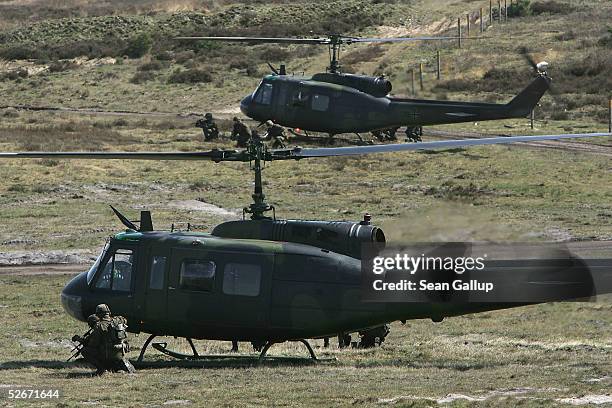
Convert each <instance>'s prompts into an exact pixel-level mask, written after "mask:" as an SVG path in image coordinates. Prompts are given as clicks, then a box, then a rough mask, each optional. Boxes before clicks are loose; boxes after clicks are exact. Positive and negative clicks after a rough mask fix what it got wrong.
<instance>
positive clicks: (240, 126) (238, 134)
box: [231, 116, 251, 147]
mask: <svg viewBox="0 0 612 408" xmlns="http://www.w3.org/2000/svg"><path fill="white" fill-rule="evenodd" d="M250 138H251V131H250V129H249V127H248V126H247V125H245V124H244V123H242V121H241V120H240V119H238V117H237V116H234V128H233V129H232V135H231V139H232V140H235V141H236V147H246V146H247V143H248V141H249V139H250Z"/></svg>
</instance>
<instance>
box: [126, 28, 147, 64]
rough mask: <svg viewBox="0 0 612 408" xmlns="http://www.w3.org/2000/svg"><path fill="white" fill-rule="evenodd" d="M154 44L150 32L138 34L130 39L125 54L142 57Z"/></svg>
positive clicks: (131, 56)
mask: <svg viewBox="0 0 612 408" xmlns="http://www.w3.org/2000/svg"><path fill="white" fill-rule="evenodd" d="M152 45H153V40H152V39H151V36H150V35H149V34H148V33H141V34H138V35H136V36H134V37H132V38H130V40H129V41H128V45H127V48H126V49H125V55H127V56H128V57H130V58H140V57H142V56H144V55H146V54H147V53H148V52H149V51H150V50H151V46H152Z"/></svg>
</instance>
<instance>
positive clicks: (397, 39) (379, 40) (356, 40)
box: [344, 36, 487, 44]
mask: <svg viewBox="0 0 612 408" xmlns="http://www.w3.org/2000/svg"><path fill="white" fill-rule="evenodd" d="M459 38H461V39H462V40H476V39H479V40H480V39H483V38H487V37H434V36H421V37H395V38H347V39H346V40H344V42H346V43H347V44H351V43H364V42H372V43H392V42H403V41H448V40H458V39H459Z"/></svg>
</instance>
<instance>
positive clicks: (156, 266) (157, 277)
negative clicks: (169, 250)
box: [149, 256, 166, 290]
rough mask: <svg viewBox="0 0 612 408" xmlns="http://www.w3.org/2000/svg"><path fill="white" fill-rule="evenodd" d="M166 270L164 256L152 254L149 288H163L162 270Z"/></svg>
mask: <svg viewBox="0 0 612 408" xmlns="http://www.w3.org/2000/svg"><path fill="white" fill-rule="evenodd" d="M165 271H166V257H165V256H154V257H153V260H152V261H151V277H150V278H149V289H157V290H161V289H163V288H164V272H165Z"/></svg>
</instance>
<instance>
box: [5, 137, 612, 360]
mask: <svg viewBox="0 0 612 408" xmlns="http://www.w3.org/2000/svg"><path fill="white" fill-rule="evenodd" d="M604 136H611V135H610V134H607V133H591V134H563V135H545V136H513V137H493V138H485V139H468V140H446V141H433V142H423V143H415V144H380V145H369V146H356V147H334V148H332V147H328V148H300V147H295V148H287V149H268V148H267V147H266V145H265V144H264V142H263V141H262V139H260V138H252V139H251V140H250V142H249V144H248V147H247V148H246V149H241V150H222V149H215V150H209V151H200V152H5V153H0V159H40V158H47V159H49V158H53V159H95V160H111V159H126V160H196V161H212V162H215V163H219V162H225V161H229V162H249V163H250V164H251V166H252V170H253V171H254V175H255V179H254V181H255V183H254V191H253V194H252V198H253V202H252V203H251V204H250V205H249V206H247V207H245V208H244V211H243V219H242V220H235V221H227V222H224V223H222V224H220V225H218V226H216V227H215V228H214V229H213V230H212V231H211V232H210V233H201V232H192V231H187V232H169V231H159V230H155V229H154V227H153V222H152V218H151V214H150V213H149V212H147V211H144V212H142V213H141V217H140V221H139V222H136V223H135V222H133V221H130V220H129V219H128V218H127V217H125V216H124V215H122V214H121V213H119V211H116V210H115V213H116V214H117V216H118V217H119V219H120V220H121V222H122V223H123V224H124V225H125V226H126V228H127V230H125V231H124V232H120V233H118V234H116V235H114V236H113V237H111V238H109V240H108V241H107V243H106V245H105V246H104V248H103V250H102V252H101V253H100V255H99V257H98V258H97V260H96V261H95V263H94V264H93V265H92V266H91V268H90V269H89V270H88V271H87V272H83V273H80V274H78V275H77V276H75V277H74V278H73V279H72V280H71V281H70V282H68V284H67V285H66V286H65V287H64V289H63V290H62V292H61V302H62V305H63V307H64V309H65V311H66V312H67V313H68V314H69V315H70V316H72V317H74V318H75V319H77V320H80V321H85V320H86V317H87V316H88V315H89V314H91V313H93V311H94V310H95V307H96V305H97V304H99V303H106V304H108V305H109V306H110V307H111V309H112V311H113V312H114V313H116V314H120V315H123V316H125V317H126V318H127V319H128V322H129V330H130V331H131V332H135V333H140V332H144V333H150V336H149V338H148V339H147V341H146V342H145V344H144V346H143V348H142V349H141V353H140V356H139V360H142V358H143V357H144V353H145V351H146V349H147V347H148V346H149V344H150V343H151V342H152V340H153V339H154V338H155V337H156V336H174V337H180V338H185V339H187V341H188V342H189V344H191V349H192V354H191V355H190V356H186V355H180V354H178V353H175V352H173V351H172V350H164V351H166V352H167V354H169V355H171V356H173V357H179V358H187V357H189V358H198V357H199V355H198V353H197V350H196V348H195V346H194V345H193V342H192V339H207V340H239V341H251V342H258V343H263V344H265V346H264V347H263V350H262V351H261V354H260V359H262V358H264V357H265V355H266V353H267V352H268V350H269V348H270V347H271V346H272V345H273V344H276V343H281V342H285V341H300V342H302V343H304V344H305V345H306V347H307V348H308V350H309V352H310V356H311V357H312V358H313V359H316V356H315V354H314V351H313V350H312V348H311V346H310V345H309V343H308V342H307V340H305V339H312V338H322V337H331V336H335V335H336V334H338V333H351V332H356V331H360V330H363V329H367V328H371V327H377V326H380V325H381V324H385V323H389V322H393V321H397V320H402V321H405V320H410V319H421V318H430V319H432V320H434V321H440V320H442V319H443V318H445V317H449V316H457V315H462V314H469V313H477V312H482V311H487V310H495V309H501V308H508V307H512V306H519V305H523V303H516V304H508V303H495V302H493V303H460V304H457V303H444V302H442V303H440V302H436V301H431V302H421V303H404V304H402V303H384V302H382V303H381V302H378V303H376V302H374V303H372V302H362V299H361V286H360V284H361V276H362V269H361V268H362V265H361V262H362V258H363V256H364V253H363V246H364V245H373V246H376V247H382V246H384V245H385V243H386V238H385V234H384V232H383V230H382V229H380V228H379V227H376V226H374V225H371V223H370V220H369V219H368V218H365V219H364V220H362V221H360V222H351V221H335V222H333V221H323V220H313V221H306V220H280V219H277V218H276V211H275V208H274V206H272V205H270V204H268V203H267V201H266V196H265V194H264V192H263V183H262V168H263V166H262V163H263V162H266V161H277V160H303V159H309V158H320V157H338V156H353V155H364V154H374V153H385V152H407V151H417V150H431V149H447V148H457V147H469V146H482V145H494V144H510V143H520V142H531V141H542V140H559V139H572V138H592V137H604ZM247 214H248V215H250V219H246V218H247ZM136 224H139V225H136ZM536 284H537V282H536ZM556 284H557V285H558V284H559V282H556ZM158 346H159V345H158Z"/></svg>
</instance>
